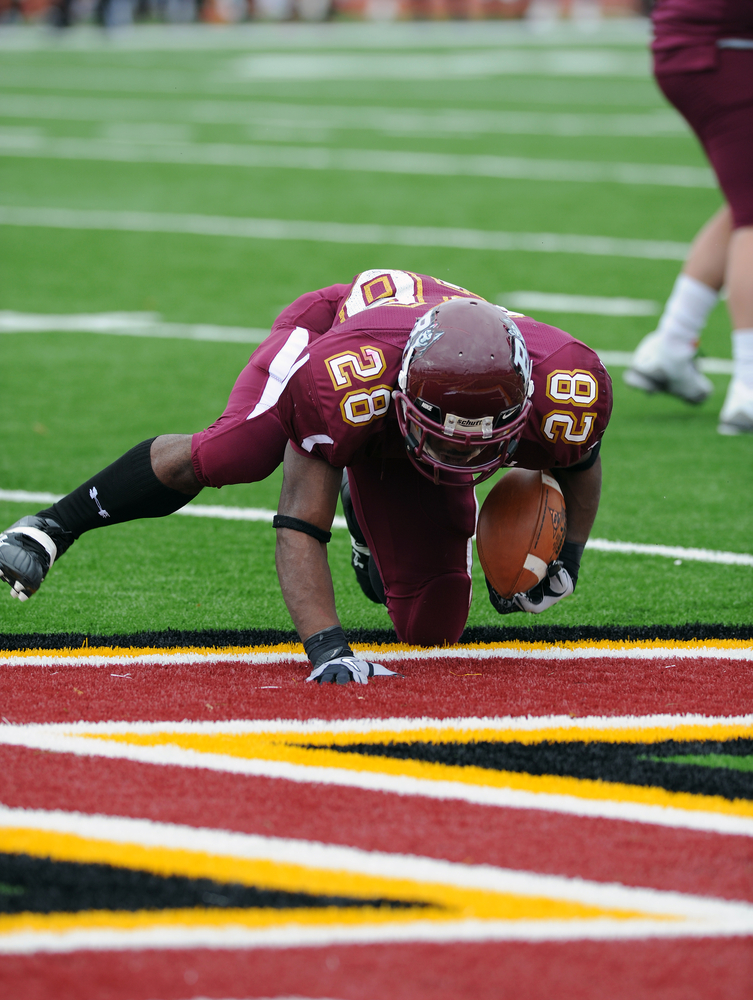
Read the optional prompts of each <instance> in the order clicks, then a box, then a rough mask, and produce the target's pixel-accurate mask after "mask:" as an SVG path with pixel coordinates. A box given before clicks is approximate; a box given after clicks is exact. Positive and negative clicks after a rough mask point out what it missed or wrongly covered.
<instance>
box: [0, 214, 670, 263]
mask: <svg viewBox="0 0 753 1000" xmlns="http://www.w3.org/2000/svg"><path fill="white" fill-rule="evenodd" d="M0 225H5V226H22V227H25V226H40V227H43V228H51V229H84V230H103V231H107V232H135V233H177V234H186V235H192V236H219V237H231V238H239V239H256V240H303V241H312V242H316V243H346V244H351V243H354V244H359V243H360V244H374V245H378V246H419V247H452V248H457V249H462V250H482V251H496V252H504V251H525V252H530V253H564V254H586V255H589V256H596V257H610V256H611V257H630V258H638V259H643V260H674V261H684V260H685V258H686V257H687V254H688V250H689V249H690V244H688V243H679V242H674V241H671V240H636V239H620V238H615V237H610V236H577V235H573V234H567V233H507V232H499V231H494V230H485V229H454V228H439V227H432V226H383V225H379V224H376V223H374V224H368V223H366V224H360V223H348V222H309V221H300V220H299V221H293V220H288V219H250V218H242V217H237V216H226V215H195V214H176V213H167V212H136V211H117V210H99V209H75V208H40V207H20V206H10V205H5V206H0Z"/></svg>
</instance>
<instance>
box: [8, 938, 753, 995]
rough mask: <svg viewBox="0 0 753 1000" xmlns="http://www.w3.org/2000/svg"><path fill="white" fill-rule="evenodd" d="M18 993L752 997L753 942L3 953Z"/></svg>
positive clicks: (10, 991)
mask: <svg viewBox="0 0 753 1000" xmlns="http://www.w3.org/2000/svg"><path fill="white" fill-rule="evenodd" d="M0 982H2V984H3V985H4V987H5V989H6V991H7V992H6V996H8V997H9V998H12V1000H193V998H198V997H207V998H211V997H215V998H218V1000H219V998H227V997H234V998H238V1000H241V998H256V997H300V998H304V997H333V998H337V1000H565V998H571V1000H606V998H608V1000H648V998H650V1000H750V995H751V989H750V984H751V982H753V948H751V946H750V941H749V939H740V938H737V939H736V938H732V939H730V940H721V941H716V940H709V939H705V940H704V939H699V940H691V941H674V942H671V943H667V942H664V941H629V942H567V943H561V944H560V943H557V944H551V943H545V944H526V943H519V942H515V943H507V942H504V943H494V944H459V945H441V946H437V945H408V944H406V945H389V946H385V945H371V946H369V947H357V946H351V947H343V946H337V947H334V948H329V949H309V948H301V949H286V950H280V951H275V950H267V951H247V952H240V951H195V952H192V951H171V952H148V951H142V952H133V953H128V952H126V953H118V952H104V953H86V952H83V953H79V954H74V955H35V956H33V957H28V958H27V957H9V958H3V959H0Z"/></svg>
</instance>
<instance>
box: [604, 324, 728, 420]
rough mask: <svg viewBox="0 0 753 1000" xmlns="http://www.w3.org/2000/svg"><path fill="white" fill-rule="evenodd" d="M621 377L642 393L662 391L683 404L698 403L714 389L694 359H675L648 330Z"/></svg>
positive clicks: (656, 335)
mask: <svg viewBox="0 0 753 1000" xmlns="http://www.w3.org/2000/svg"><path fill="white" fill-rule="evenodd" d="M623 378H624V380H625V382H626V384H627V385H629V386H631V387H632V388H633V389H643V391H644V392H666V393H668V394H669V395H670V396H677V398H678V399H683V400H684V401H685V402H686V403H693V404H694V405H695V404H698V403H702V402H703V401H704V399H706V397H707V396H709V395H710V394H711V392H712V390H713V388H714V385H713V383H712V382H711V381H710V380H709V379H707V378H706V376H705V375H703V374H701V372H699V371H698V368H697V367H696V362H695V358H678V357H677V356H676V355H673V354H671V353H670V352H669V351H667V349H666V347H665V345H664V341H663V338H662V337H661V336H660V335H659V334H658V333H649V335H648V336H647V337H644V338H643V340H642V341H641V342H640V344H638V347H637V348H636V350H635V354H634V355H633V363H632V364H631V366H630V368H628V369H627V371H626V372H625V373H624V375H623Z"/></svg>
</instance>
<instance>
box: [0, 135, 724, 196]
mask: <svg viewBox="0 0 753 1000" xmlns="http://www.w3.org/2000/svg"><path fill="white" fill-rule="evenodd" d="M0 156H16V157H30V158H34V159H37V158H43V159H55V160H74V161H76V160H103V161H113V162H122V163H171V164H176V165H183V164H191V165H202V166H210V167H218V166H224V167H251V168H274V169H281V168H282V169H292V170H316V171H327V172H331V171H356V172H360V171H365V172H367V173H387V174H409V175H414V174H417V175H428V176H444V177H489V178H494V179H503V178H504V179H508V180H523V181H544V182H546V183H552V182H575V183H584V184H592V183H611V184H639V185H650V186H660V187H682V188H716V187H717V182H716V180H715V178H714V175H713V173H712V171H711V170H710V169H709V168H708V167H690V166H684V165H680V164H677V165H668V164H661V163H659V164H656V163H609V162H606V161H602V162H599V161H587V160H551V159H532V158H525V157H516V156H493V155H486V156H479V155H470V156H469V155H463V154H455V153H424V152H402V151H397V150H382V149H340V148H337V147H334V146H332V147H329V146H292V145H291V146H276V145H271V144H270V145H266V144H265V145H255V144H253V143H245V144H233V143H209V142H207V143H192V142H180V141H178V142H168V143H157V142H138V141H122V142H117V141H109V140H107V139H80V138H52V137H46V136H43V135H34V134H31V133H13V132H6V133H5V134H1V133H0Z"/></svg>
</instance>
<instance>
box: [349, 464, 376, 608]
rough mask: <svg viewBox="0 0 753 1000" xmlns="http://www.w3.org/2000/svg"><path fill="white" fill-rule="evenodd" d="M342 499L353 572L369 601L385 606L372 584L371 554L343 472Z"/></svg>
mask: <svg viewBox="0 0 753 1000" xmlns="http://www.w3.org/2000/svg"><path fill="white" fill-rule="evenodd" d="M340 499H341V500H342V505H343V514H344V515H345V522H346V524H347V525H348V531H349V532H350V565H351V566H352V567H353V572H354V573H355V574H356V580H358V585H359V587H360V588H361V590H362V591H363V592H364V594H365V595H366V596H367V597H368V599H369V600H370V601H373V602H374V604H384V600H382V599H380V598H379V597H378V595H377V593H376V591H375V590H374V587H373V584H372V582H371V575H370V573H369V563H370V562H371V552H369V547H368V545H367V544H366V539H365V538H364V536H363V532H362V531H361V528H360V526H359V524H358V521H357V520H356V512H355V511H354V510H353V501H352V500H351V499H350V483H349V482H348V473H347V472H343V481H342V484H341V486H340Z"/></svg>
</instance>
